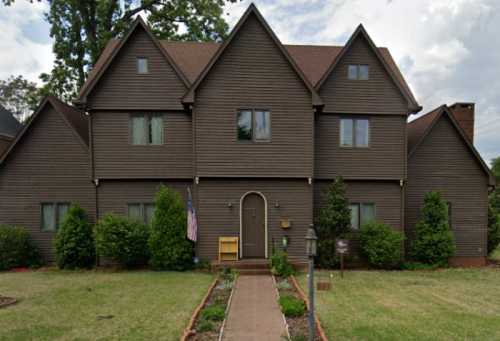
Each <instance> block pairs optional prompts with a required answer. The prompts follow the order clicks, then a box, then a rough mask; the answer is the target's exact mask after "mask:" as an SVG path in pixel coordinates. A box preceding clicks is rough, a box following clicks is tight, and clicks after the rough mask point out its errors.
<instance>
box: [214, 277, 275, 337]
mask: <svg viewBox="0 0 500 341" xmlns="http://www.w3.org/2000/svg"><path fill="white" fill-rule="evenodd" d="M283 335H285V323H284V321H283V317H282V315H281V311H280V308H279V305H278V302H277V297H276V289H275V288H274V285H273V279H272V278H271V276H269V275H242V276H240V277H239V278H238V281H237V282H236V289H235V291H234V294H233V298H232V302H231V307H230V308H229V316H228V318H227V321H226V327H225V328H224V338H223V340H225V341H280V340H282V338H281V337H282V336H283Z"/></svg>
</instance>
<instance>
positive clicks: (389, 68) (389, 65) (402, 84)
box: [316, 24, 422, 112]
mask: <svg viewBox="0 0 500 341" xmlns="http://www.w3.org/2000/svg"><path fill="white" fill-rule="evenodd" d="M358 37H363V38H365V40H366V41H367V42H368V45H369V47H370V48H371V50H372V51H373V53H374V54H375V56H376V57H377V59H378V60H379V61H380V63H381V64H382V66H383V67H384V69H385V71H386V72H387V73H388V74H389V76H390V77H391V79H392V81H393V82H394V84H395V85H396V86H397V88H398V89H399V91H400V92H401V94H402V95H403V97H404V98H405V99H406V100H407V101H408V107H409V109H410V110H412V111H415V112H418V111H420V110H422V107H421V106H420V105H419V104H418V103H417V101H416V99H415V97H414V96H413V93H412V92H411V90H410V88H409V86H408V84H407V83H406V81H405V80H404V78H403V75H402V74H401V72H400V71H399V69H398V67H397V66H396V65H395V64H396V63H395V62H394V60H393V59H392V57H391V55H390V54H389V51H388V50H387V49H379V48H377V46H376V45H375V43H374V42H373V40H372V39H371V38H370V36H369V35H368V32H366V30H365V28H364V27H363V25H361V24H360V25H359V26H358V27H357V28H356V30H355V31H354V33H353V34H352V36H351V37H350V38H349V40H348V41H347V44H346V45H345V46H344V48H343V49H342V51H341V52H340V53H339V54H338V55H337V56H336V57H335V60H334V61H333V63H332V64H331V65H330V67H329V68H328V70H327V71H326V72H325V73H324V74H323V76H322V77H321V79H320V80H319V82H318V83H317V84H316V90H318V91H319V90H320V89H321V86H322V85H323V84H324V83H325V81H326V80H327V79H328V77H329V76H330V74H331V73H332V72H333V70H334V69H335V68H336V66H337V65H338V64H339V62H340V61H341V60H342V57H343V56H344V55H345V54H346V53H347V51H349V49H350V48H351V46H352V44H353V43H354V42H355V41H356V39H357V38H358Z"/></svg>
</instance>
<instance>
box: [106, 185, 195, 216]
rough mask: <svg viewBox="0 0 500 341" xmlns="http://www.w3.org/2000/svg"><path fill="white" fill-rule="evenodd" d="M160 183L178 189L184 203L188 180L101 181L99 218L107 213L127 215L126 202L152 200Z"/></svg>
mask: <svg viewBox="0 0 500 341" xmlns="http://www.w3.org/2000/svg"><path fill="white" fill-rule="evenodd" d="M160 184H164V185H165V186H167V187H169V188H171V189H174V190H176V191H178V192H179V193H180V194H181V196H182V198H183V201H184V203H185V202H186V197H187V187H188V186H191V185H192V183H191V182H189V181H170V180H164V181H102V182H100V184H99V191H98V196H99V218H102V217H104V215H106V214H108V213H114V214H117V215H121V216H127V214H128V211H127V204H128V203H134V202H136V203H137V202H139V203H141V202H142V203H147V202H154V198H155V194H156V192H157V191H158V188H159V187H160Z"/></svg>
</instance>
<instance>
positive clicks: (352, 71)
mask: <svg viewBox="0 0 500 341" xmlns="http://www.w3.org/2000/svg"><path fill="white" fill-rule="evenodd" d="M347 78H349V79H351V80H367V79H368V78H370V68H369V67H368V65H349V66H348V67H347Z"/></svg>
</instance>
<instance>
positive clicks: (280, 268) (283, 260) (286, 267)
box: [270, 251, 295, 277]
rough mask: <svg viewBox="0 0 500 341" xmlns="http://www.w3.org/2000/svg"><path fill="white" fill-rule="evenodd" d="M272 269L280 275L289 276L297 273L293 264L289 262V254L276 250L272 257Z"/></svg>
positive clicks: (275, 273)
mask: <svg viewBox="0 0 500 341" xmlns="http://www.w3.org/2000/svg"><path fill="white" fill-rule="evenodd" d="M270 262H271V271H272V273H273V274H274V275H276V276H279V277H288V276H291V275H293V274H294V273H295V269H294V268H293V266H292V264H290V262H288V255H287V253H286V252H283V251H278V252H275V253H274V254H273V255H272V256H271V259H270Z"/></svg>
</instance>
